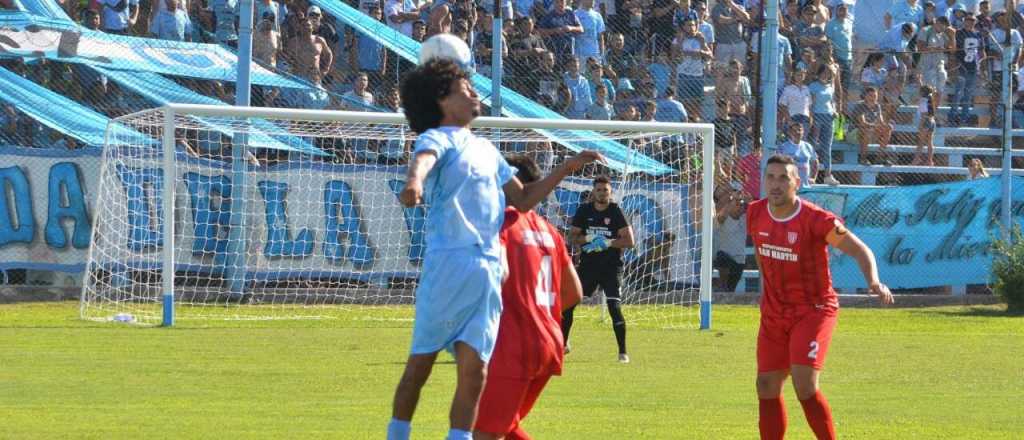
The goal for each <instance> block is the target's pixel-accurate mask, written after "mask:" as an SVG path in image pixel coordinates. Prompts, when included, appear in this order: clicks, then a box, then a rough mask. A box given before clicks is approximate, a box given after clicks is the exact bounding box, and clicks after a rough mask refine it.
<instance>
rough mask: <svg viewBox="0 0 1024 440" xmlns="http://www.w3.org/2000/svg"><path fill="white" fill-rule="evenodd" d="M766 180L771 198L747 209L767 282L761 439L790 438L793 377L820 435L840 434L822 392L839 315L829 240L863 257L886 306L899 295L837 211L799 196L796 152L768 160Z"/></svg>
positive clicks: (760, 370)
mask: <svg viewBox="0 0 1024 440" xmlns="http://www.w3.org/2000/svg"><path fill="white" fill-rule="evenodd" d="M764 185H765V188H766V190H767V192H768V197H767V198H765V199H762V200H758V201H756V202H753V203H751V204H750V207H749V209H748V210H747V216H748V217H747V232H748V233H749V234H750V236H751V237H752V238H753V242H754V248H755V252H754V254H755V256H756V258H757V264H758V267H759V268H760V270H761V278H762V280H763V282H764V292H763V293H762V295H761V327H760V330H759V332H758V335H757V395H758V398H759V399H760V423H759V425H760V431H761V438H762V439H781V438H783V437H784V436H785V433H786V411H785V406H784V405H783V402H782V384H783V383H784V382H785V381H786V377H787V376H789V375H792V376H793V388H794V389H795V390H796V395H797V398H798V399H800V405H801V406H802V407H803V410H804V415H805V416H806V418H807V423H808V424H809V425H810V426H811V430H812V431H814V434H815V435H816V436H817V437H818V438H819V439H834V438H835V428H834V427H833V425H832V412H831V410H830V409H829V407H828V402H827V401H826V400H825V396H823V395H822V393H821V391H820V390H819V389H818V377H819V375H820V373H821V368H822V367H823V366H824V364H825V355H826V354H827V353H828V346H829V342H830V341H831V340H832V330H833V329H835V326H836V318H837V317H838V313H839V301H838V297H837V295H836V292H835V290H833V289H832V277H831V274H830V273H829V269H828V245H832V246H834V247H836V248H837V249H839V250H840V251H842V252H843V253H845V254H847V255H850V256H851V257H853V259H855V260H856V261H857V265H858V266H860V269H861V272H863V273H864V278H865V280H866V281H867V284H868V289H869V291H870V293H871V294H872V295H877V296H878V297H879V299H880V300H881V302H882V304H892V302H893V298H892V293H890V292H889V288H888V287H886V286H885V285H884V284H882V283H881V282H880V281H879V280H878V268H877V266H876V264H875V256H874V254H873V253H872V252H871V249H869V248H868V247H867V246H866V245H865V244H864V242H862V241H860V239H858V238H857V236H855V235H853V233H852V232H850V231H849V230H847V229H846V227H844V226H843V223H842V221H841V220H839V219H838V218H836V216H835V215H834V214H832V213H831V212H828V211H826V210H824V209H822V208H819V207H818V206H816V205H814V204H812V203H810V202H808V201H806V200H801V199H800V198H798V197H797V196H796V191H797V188H799V187H800V177H799V176H798V174H797V168H796V163H795V162H794V161H793V159H792V158H791V157H789V156H781V155H776V156H772V157H771V158H769V159H768V166H767V168H766V170H765V175H764Z"/></svg>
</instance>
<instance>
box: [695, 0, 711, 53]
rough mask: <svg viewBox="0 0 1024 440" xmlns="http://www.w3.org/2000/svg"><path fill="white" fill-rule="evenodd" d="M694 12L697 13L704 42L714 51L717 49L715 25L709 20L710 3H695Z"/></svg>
mask: <svg viewBox="0 0 1024 440" xmlns="http://www.w3.org/2000/svg"><path fill="white" fill-rule="evenodd" d="M693 13H694V14H697V30H698V31H700V33H701V35H703V36H704V42H705V43H707V44H708V47H710V48H711V50H712V51H714V50H715V27H714V26H712V25H711V23H709V22H708V4H707V3H704V2H702V1H696V2H694V3H693Z"/></svg>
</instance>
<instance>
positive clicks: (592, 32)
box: [574, 0, 605, 60]
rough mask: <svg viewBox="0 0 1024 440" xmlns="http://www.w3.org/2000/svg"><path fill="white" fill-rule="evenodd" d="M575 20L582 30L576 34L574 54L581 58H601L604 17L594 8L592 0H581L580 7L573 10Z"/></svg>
mask: <svg viewBox="0 0 1024 440" xmlns="http://www.w3.org/2000/svg"><path fill="white" fill-rule="evenodd" d="M574 13H575V14H576V20H577V21H579V23H580V26H581V27H583V32H582V33H579V34H576V37H575V38H576V42H575V45H574V50H575V55H576V57H577V58H579V59H581V60H585V59H587V58H597V59H598V60H601V59H602V58H601V55H602V54H603V53H604V31H605V27H604V19H603V18H601V14H600V13H598V12H597V11H595V10H594V0H581V1H580V8H579V9H577V10H576V11H575V12H574Z"/></svg>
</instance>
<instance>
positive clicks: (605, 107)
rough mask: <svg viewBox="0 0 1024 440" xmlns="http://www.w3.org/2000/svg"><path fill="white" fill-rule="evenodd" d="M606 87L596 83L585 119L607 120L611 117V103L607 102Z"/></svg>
mask: <svg viewBox="0 0 1024 440" xmlns="http://www.w3.org/2000/svg"><path fill="white" fill-rule="evenodd" d="M607 96H608V87H606V86H605V85H604V84H598V85H596V86H595V87H594V103H593V104H591V105H590V108H588V109H587V119H593V120H598V121H608V120H611V119H612V112H613V110H612V105H611V104H610V103H608V99H607Z"/></svg>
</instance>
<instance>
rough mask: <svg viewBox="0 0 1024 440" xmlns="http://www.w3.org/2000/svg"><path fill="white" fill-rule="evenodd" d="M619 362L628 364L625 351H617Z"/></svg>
mask: <svg viewBox="0 0 1024 440" xmlns="http://www.w3.org/2000/svg"><path fill="white" fill-rule="evenodd" d="M619 363H620V364H628V363H629V355H628V354H626V353H619Z"/></svg>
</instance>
